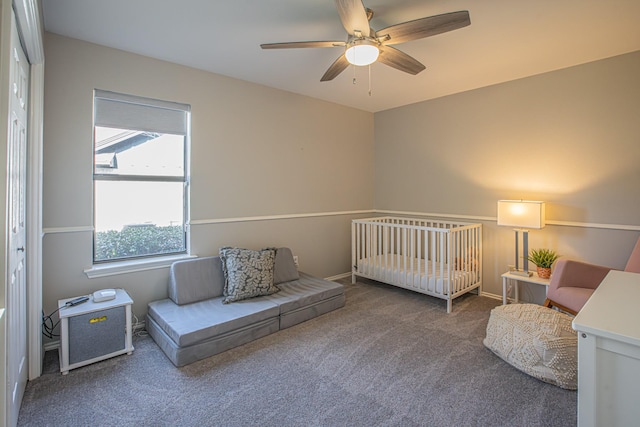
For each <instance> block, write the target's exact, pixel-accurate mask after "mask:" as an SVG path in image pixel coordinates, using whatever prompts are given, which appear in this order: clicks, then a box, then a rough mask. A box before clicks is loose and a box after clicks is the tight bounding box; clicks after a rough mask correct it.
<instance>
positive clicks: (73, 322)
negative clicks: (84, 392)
mask: <svg viewBox="0 0 640 427" xmlns="http://www.w3.org/2000/svg"><path fill="white" fill-rule="evenodd" d="M73 299H75V298H67V299H62V300H59V301H58V308H59V309H60V311H59V312H58V313H59V317H60V372H62V374H63V375H64V374H67V373H68V372H69V370H70V369H74V368H78V367H80V366H84V365H88V364H90V363H94V362H98V361H100V360H104V359H108V358H110V357H114V356H118V355H120V354H125V353H127V354H131V352H133V345H132V339H131V304H133V300H132V299H131V297H129V294H127V292H126V291H125V290H124V289H116V296H115V298H114V299H112V300H109V301H103V302H93V298H92V296H91V295H90V296H89V301H87V302H85V303H82V304H78V305H76V306H70V307H69V306H66V305H65V303H66V302H68V301H71V300H73Z"/></svg>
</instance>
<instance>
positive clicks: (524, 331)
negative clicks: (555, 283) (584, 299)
mask: <svg viewBox="0 0 640 427" xmlns="http://www.w3.org/2000/svg"><path fill="white" fill-rule="evenodd" d="M571 321H572V317H570V316H568V315H566V314H564V313H560V312H558V311H556V310H553V309H550V308H547V307H542V306H539V305H535V304H510V305H501V306H498V307H496V308H494V309H493V310H491V315H490V316H489V323H488V324H487V336H486V338H485V339H484V341H483V343H484V345H485V346H486V347H487V348H488V349H490V350H491V351H493V352H494V353H495V354H496V355H497V356H499V357H500V358H501V359H503V360H504V361H505V362H507V363H509V364H511V365H512V366H513V367H515V368H517V369H519V370H521V371H522V372H524V373H526V374H529V375H531V376H532V377H534V378H537V379H539V380H542V381H545V382H548V383H551V384H555V385H557V386H559V387H562V388H566V389H570V390H575V389H576V388H577V382H578V363H577V361H578V348H577V346H578V339H577V334H576V332H575V331H574V330H573V328H572V327H571Z"/></svg>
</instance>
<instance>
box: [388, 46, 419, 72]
mask: <svg viewBox="0 0 640 427" xmlns="http://www.w3.org/2000/svg"><path fill="white" fill-rule="evenodd" d="M378 62H381V63H383V64H384V65H388V66H389V67H392V68H395V69H396V70H400V71H404V72H405V73H409V74H413V75H416V74H418V73H419V72H420V71H422V70H424V69H425V68H426V67H425V66H424V65H422V63H421V62H419V61H418V60H416V59H415V58H413V57H411V56H409V55H407V54H406V53H404V52H402V51H399V50H398V49H396V48H394V47H391V46H380V55H379V56H378Z"/></svg>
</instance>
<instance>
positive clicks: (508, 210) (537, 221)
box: [498, 200, 545, 276]
mask: <svg viewBox="0 0 640 427" xmlns="http://www.w3.org/2000/svg"><path fill="white" fill-rule="evenodd" d="M498 225H503V226H509V227H514V230H515V234H516V264H515V270H514V271H511V273H513V274H517V275H520V276H531V275H532V274H533V273H531V272H529V261H528V259H527V257H528V255H529V229H540V228H544V225H545V223H544V202H538V201H531V200H498ZM520 233H522V254H523V258H524V260H523V263H522V264H523V269H522V270H520V268H519V262H518V258H519V255H518V249H519V248H518V247H519V245H518V235H519V234H520Z"/></svg>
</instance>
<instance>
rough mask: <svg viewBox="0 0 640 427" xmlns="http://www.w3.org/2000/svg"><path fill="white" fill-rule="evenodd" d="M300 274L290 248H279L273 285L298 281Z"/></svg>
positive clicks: (274, 267)
mask: <svg viewBox="0 0 640 427" xmlns="http://www.w3.org/2000/svg"><path fill="white" fill-rule="evenodd" d="M299 278H300V274H299V273H298V267H297V266H296V263H295V261H294V259H293V253H292V252H291V249H289V248H278V249H277V250H276V261H275V264H274V266H273V283H274V284H275V285H277V284H279V283H284V282H290V281H292V280H298V279H299Z"/></svg>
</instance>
